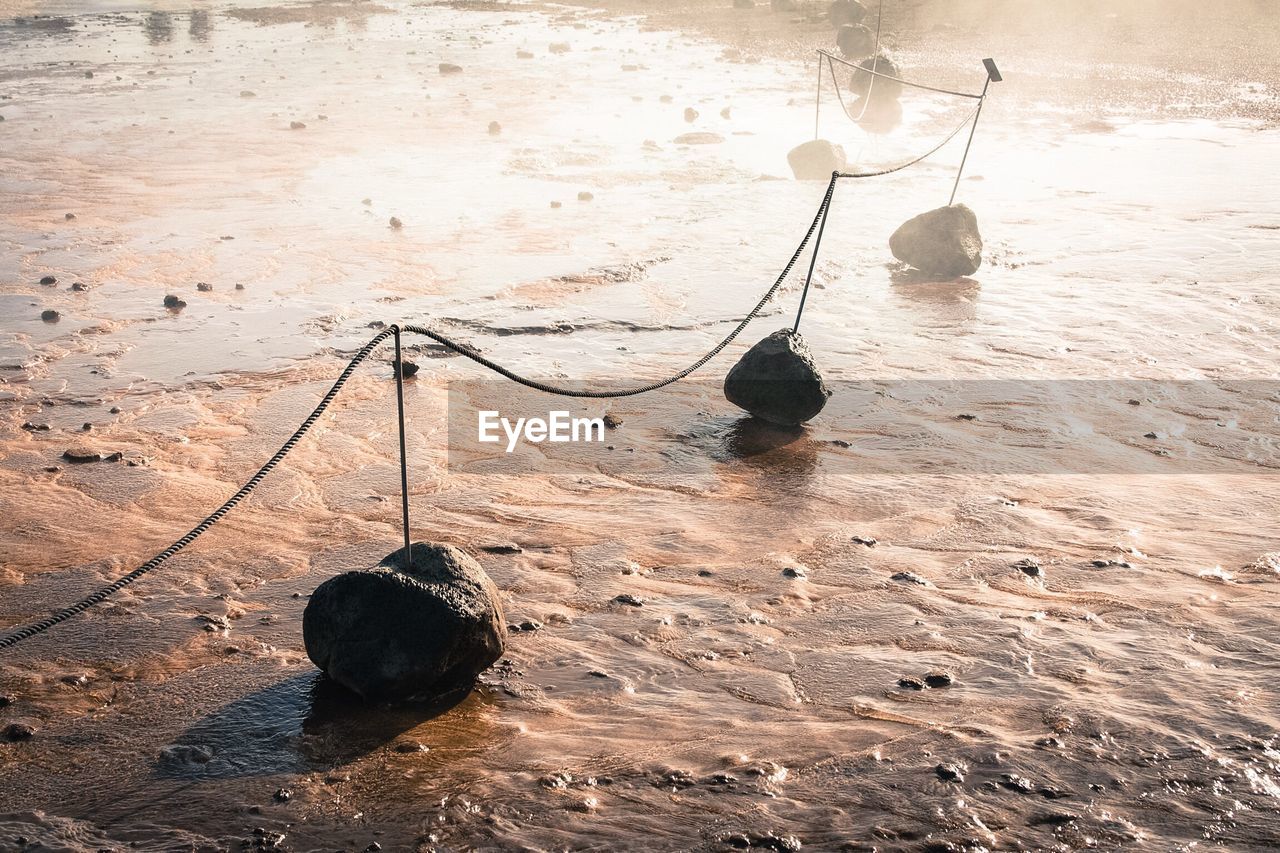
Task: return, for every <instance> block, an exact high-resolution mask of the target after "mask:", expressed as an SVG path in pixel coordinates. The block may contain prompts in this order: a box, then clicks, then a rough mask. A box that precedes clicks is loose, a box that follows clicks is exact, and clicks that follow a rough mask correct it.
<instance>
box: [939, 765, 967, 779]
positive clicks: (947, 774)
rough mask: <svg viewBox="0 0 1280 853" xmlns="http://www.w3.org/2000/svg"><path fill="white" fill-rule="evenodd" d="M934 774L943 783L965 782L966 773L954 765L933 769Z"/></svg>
mask: <svg viewBox="0 0 1280 853" xmlns="http://www.w3.org/2000/svg"><path fill="white" fill-rule="evenodd" d="M933 772H934V773H937V774H938V778H939V779H941V780H942V781H943V782H963V781H964V773H963V772H961V770H960V768H959V767H956V766H955V765H954V764H939V765H938V766H937V767H935V768H933Z"/></svg>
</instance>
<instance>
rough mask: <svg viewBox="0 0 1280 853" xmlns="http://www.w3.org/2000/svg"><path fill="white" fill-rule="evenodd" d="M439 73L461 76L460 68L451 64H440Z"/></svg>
mask: <svg viewBox="0 0 1280 853" xmlns="http://www.w3.org/2000/svg"><path fill="white" fill-rule="evenodd" d="M440 73H441V74H461V73H462V66H461V65H454V64H453V63H452V62H441V63H440Z"/></svg>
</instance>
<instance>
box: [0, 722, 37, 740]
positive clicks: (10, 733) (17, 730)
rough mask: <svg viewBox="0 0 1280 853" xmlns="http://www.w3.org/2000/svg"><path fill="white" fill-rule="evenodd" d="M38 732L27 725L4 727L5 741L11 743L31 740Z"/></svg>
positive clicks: (12, 724)
mask: <svg viewBox="0 0 1280 853" xmlns="http://www.w3.org/2000/svg"><path fill="white" fill-rule="evenodd" d="M35 733H36V730H35V729H34V728H32V727H31V726H29V725H28V724H26V723H10V724H9V725H7V726H5V727H4V739H5V740H7V741H9V742H10V743H17V742H18V741H20V740H31V738H32V737H33V736H34V735H35Z"/></svg>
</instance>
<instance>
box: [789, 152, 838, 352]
mask: <svg viewBox="0 0 1280 853" xmlns="http://www.w3.org/2000/svg"><path fill="white" fill-rule="evenodd" d="M838 180H840V173H839V172H832V173H831V184H830V185H829V186H828V187H827V195H826V198H824V199H823V200H822V221H821V222H819V223H818V237H817V239H815V240H814V241H813V257H811V258H810V259H809V274H808V275H806V276H805V277H804V290H802V291H800V307H799V309H797V310H796V324H795V325H794V326H792V327H791V334H793V335H794V334H797V333H798V332H799V331H800V315H802V314H804V303H805V300H807V299H808V298H809V283H810V282H812V281H813V268H814V267H815V266H817V264H818V248H819V247H820V246H821V245H822V232H823V231H825V230H826V228H827V214H828V213H830V212H831V197H832V196H833V195H835V191H836V181H838Z"/></svg>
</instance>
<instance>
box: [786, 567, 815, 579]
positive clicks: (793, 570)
mask: <svg viewBox="0 0 1280 853" xmlns="http://www.w3.org/2000/svg"><path fill="white" fill-rule="evenodd" d="M782 576H783V577H786V578H796V579H797V580H804V579H805V578H807V577H809V573H808V572H806V571H805V570H804V569H802V568H800V567H799V566H787V567H786V568H785V569H783V570H782Z"/></svg>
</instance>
